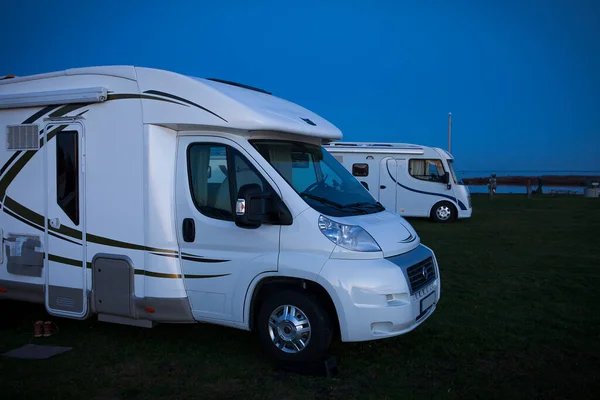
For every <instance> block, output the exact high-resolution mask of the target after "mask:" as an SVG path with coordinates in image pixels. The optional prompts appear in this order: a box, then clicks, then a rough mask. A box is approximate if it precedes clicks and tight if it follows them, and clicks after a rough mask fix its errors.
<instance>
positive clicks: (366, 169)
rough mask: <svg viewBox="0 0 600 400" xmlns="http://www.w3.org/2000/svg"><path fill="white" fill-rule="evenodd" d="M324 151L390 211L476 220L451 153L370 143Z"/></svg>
mask: <svg viewBox="0 0 600 400" xmlns="http://www.w3.org/2000/svg"><path fill="white" fill-rule="evenodd" d="M324 148H325V149H326V150H327V151H328V152H330V153H331V154H333V155H334V157H335V158H336V159H337V160H338V161H339V162H340V163H341V164H342V165H344V167H345V168H346V169H347V170H348V171H350V172H351V173H352V175H354V177H355V178H356V179H358V180H359V181H360V182H361V183H362V184H363V186H365V187H366V188H367V190H369V192H370V193H371V195H373V197H374V198H375V199H377V200H378V201H379V202H380V203H381V204H382V205H383V206H384V207H385V208H387V209H389V210H391V211H394V212H396V213H398V214H400V215H402V216H406V217H428V218H431V219H433V220H434V221H436V222H450V221H454V220H455V219H457V218H470V217H471V213H472V211H473V210H472V207H471V194H470V192H469V188H468V187H467V186H466V185H464V184H463V183H462V181H461V180H460V179H459V178H458V176H457V175H456V172H455V170H454V158H453V157H452V155H451V154H450V153H448V152H447V151H446V150H443V149H440V148H435V147H428V146H423V145H416V144H405V143H370V142H332V143H329V144H327V145H325V146H324Z"/></svg>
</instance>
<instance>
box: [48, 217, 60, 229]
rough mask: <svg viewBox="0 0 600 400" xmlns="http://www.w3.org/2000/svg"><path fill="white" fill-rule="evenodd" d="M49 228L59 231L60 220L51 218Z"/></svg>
mask: <svg viewBox="0 0 600 400" xmlns="http://www.w3.org/2000/svg"><path fill="white" fill-rule="evenodd" d="M50 226H51V227H53V228H54V229H59V228H60V219H58V218H52V219H51V220H50Z"/></svg>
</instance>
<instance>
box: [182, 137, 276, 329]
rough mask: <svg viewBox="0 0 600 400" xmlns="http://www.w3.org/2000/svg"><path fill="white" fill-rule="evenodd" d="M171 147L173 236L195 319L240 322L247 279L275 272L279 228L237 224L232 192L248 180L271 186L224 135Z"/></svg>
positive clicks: (183, 142)
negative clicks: (174, 153) (173, 158)
mask: <svg viewBox="0 0 600 400" xmlns="http://www.w3.org/2000/svg"><path fill="white" fill-rule="evenodd" d="M177 151H178V153H177V178H176V203H177V205H176V218H177V232H178V233H177V234H178V240H179V247H180V260H181V265H182V271H183V275H184V276H183V278H184V282H185V287H186V291H187V294H188V297H189V299H190V303H191V308H192V312H193V314H194V317H195V318H196V319H198V320H220V321H233V322H242V321H243V305H244V298H245V296H246V291H247V288H248V286H249V285H250V283H251V281H252V280H253V279H254V278H255V277H256V276H257V275H259V274H261V273H264V272H267V271H277V265H278V257H279V235H280V229H281V227H280V226H278V225H268V224H262V225H261V226H260V227H258V228H254V229H249V228H243V227H239V226H237V225H236V223H235V222H234V216H235V209H236V208H235V204H236V200H237V193H238V190H239V188H240V187H241V186H243V185H245V184H250V183H257V184H259V185H260V186H261V188H262V189H263V191H266V190H268V189H271V190H273V189H276V187H275V185H274V183H273V182H272V181H271V180H270V179H269V178H268V177H266V175H263V174H262V173H261V172H259V171H260V167H259V166H258V165H257V164H256V163H255V162H254V161H253V160H252V158H251V157H249V155H248V154H247V152H246V151H245V150H244V149H243V148H242V147H241V146H239V145H238V144H237V143H235V142H233V141H231V140H229V139H226V138H221V137H206V136H202V137H198V136H196V137H194V136H180V137H179V138H178V150H177ZM273 191H274V192H275V193H277V194H278V195H279V193H278V191H276V190H273Z"/></svg>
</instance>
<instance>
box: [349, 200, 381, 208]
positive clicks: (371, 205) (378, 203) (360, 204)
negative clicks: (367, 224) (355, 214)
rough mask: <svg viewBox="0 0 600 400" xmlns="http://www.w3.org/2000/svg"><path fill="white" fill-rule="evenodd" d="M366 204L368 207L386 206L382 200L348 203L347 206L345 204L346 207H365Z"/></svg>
mask: <svg viewBox="0 0 600 400" xmlns="http://www.w3.org/2000/svg"><path fill="white" fill-rule="evenodd" d="M364 206H368V207H375V208H378V209H380V210H383V209H384V207H383V205H382V204H381V203H380V202H376V203H369V202H367V201H360V202H358V203H351V204H346V205H345V206H343V207H344V208H346V207H347V208H350V207H364Z"/></svg>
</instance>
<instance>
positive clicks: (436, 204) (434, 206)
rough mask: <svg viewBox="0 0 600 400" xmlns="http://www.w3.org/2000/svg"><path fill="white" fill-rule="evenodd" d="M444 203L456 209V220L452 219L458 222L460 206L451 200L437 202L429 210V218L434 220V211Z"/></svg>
mask: <svg viewBox="0 0 600 400" xmlns="http://www.w3.org/2000/svg"><path fill="white" fill-rule="evenodd" d="M442 203H448V204H450V205H451V206H452V208H453V209H454V218H452V220H456V219H457V218H458V209H459V207H458V204H456V202H455V201H453V200H450V199H440V200H437V201H435V202H434V203H433V205H432V206H431V208H429V214H428V216H429V218H433V211H434V210H435V209H436V208H437V207H438V206H439V205H440V204H442Z"/></svg>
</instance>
